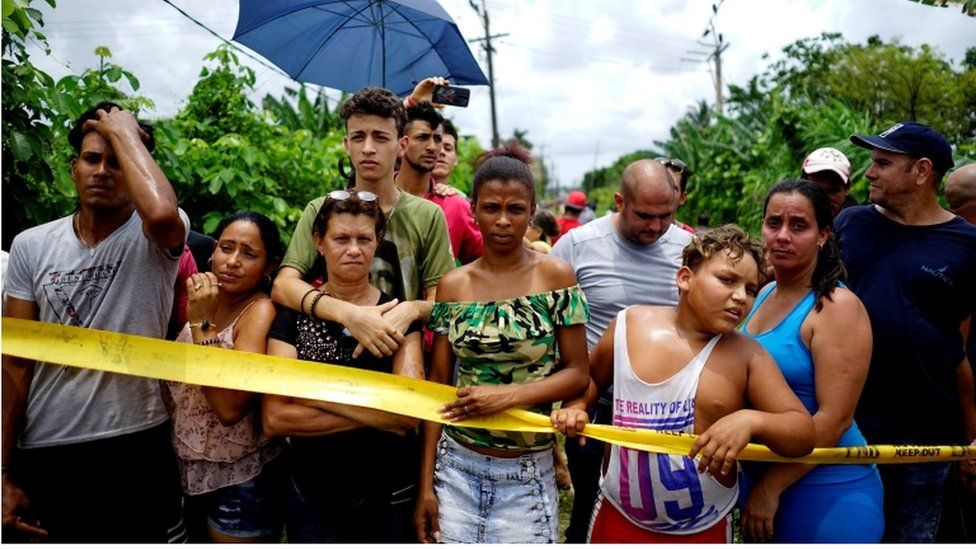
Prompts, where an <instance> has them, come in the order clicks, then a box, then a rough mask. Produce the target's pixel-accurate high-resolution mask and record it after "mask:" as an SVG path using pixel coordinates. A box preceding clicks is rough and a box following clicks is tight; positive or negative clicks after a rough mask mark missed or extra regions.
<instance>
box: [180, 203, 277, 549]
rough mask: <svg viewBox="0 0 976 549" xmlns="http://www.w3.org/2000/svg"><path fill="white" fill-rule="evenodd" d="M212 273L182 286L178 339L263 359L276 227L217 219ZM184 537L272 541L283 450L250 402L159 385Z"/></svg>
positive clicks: (248, 397)
mask: <svg viewBox="0 0 976 549" xmlns="http://www.w3.org/2000/svg"><path fill="white" fill-rule="evenodd" d="M215 234H216V235H217V243H216V246H215V248H214V252H213V256H212V257H211V258H210V259H211V271H212V272H205V273H197V274H194V275H193V276H191V277H190V278H188V279H187V281H186V289H187V294H188V298H187V314H186V316H187V319H188V320H189V322H187V323H186V325H185V326H184V327H183V331H181V332H180V335H179V336H178V337H177V338H176V341H181V342H184V343H195V344H197V345H206V346H214V347H222V348H224V349H235V350H238V351H247V352H251V353H262V354H263V353H264V352H265V350H266V347H267V334H268V328H269V327H270V326H271V321H272V320H274V317H275V309H274V305H272V304H271V299H270V298H269V297H268V295H267V293H266V292H267V291H268V290H270V285H271V280H270V278H268V276H269V275H270V274H271V273H272V272H274V270H275V268H277V266H278V261H280V260H281V256H282V253H283V246H282V244H281V237H280V236H279V235H278V229H277V227H275V225H274V223H273V222H272V221H271V220H270V219H268V218H267V217H265V216H264V215H261V214H259V213H255V212H240V213H237V214H234V215H232V216H229V217H227V218H225V219H224V220H223V221H221V222H220V225H219V226H218V227H217V231H216V233H215ZM164 386H165V388H166V390H164V391H163V395H164V400H165V402H166V404H167V408H168V410H169V412H170V416H171V418H172V424H173V430H172V436H171V438H172V441H173V448H174V450H175V451H176V455H177V457H178V460H177V463H178V464H179V466H180V473H181V475H180V476H181V480H182V482H183V491H184V493H185V494H186V496H187V497H186V498H184V506H185V512H184V514H185V518H186V521H187V531H188V533H189V535H190V541H192V542H195V543H199V542H204V541H228V542H230V541H234V542H237V541H241V542H258V541H277V540H278V538H279V537H280V535H281V525H282V519H281V514H280V507H281V506H282V498H281V494H280V489H281V480H282V476H281V472H280V469H279V467H278V462H279V461H281V460H275V462H273V463H269V461H271V460H272V458H275V457H276V456H278V455H279V454H280V453H281V447H280V445H279V444H278V443H277V441H271V440H269V439H268V438H267V437H265V436H262V434H261V425H260V423H259V419H260V418H259V414H257V413H255V410H256V408H257V407H256V405H257V402H258V401H257V396H258V395H256V394H254V393H251V392H247V391H235V390H233V389H220V388H216V387H201V386H199V385H188V384H186V383H178V382H173V381H171V382H165V383H164Z"/></svg>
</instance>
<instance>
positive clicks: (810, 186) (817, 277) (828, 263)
mask: <svg viewBox="0 0 976 549" xmlns="http://www.w3.org/2000/svg"><path fill="white" fill-rule="evenodd" d="M790 193H797V194H800V195H802V196H803V197H804V198H806V199H807V200H808V201H810V206H811V207H812V208H813V216H814V218H815V219H816V221H817V229H818V230H819V229H828V230H830V234H828V236H827V240H826V241H825V242H824V244H823V246H821V247H820V250H819V251H818V252H817V266H816V267H814V269H813V276H812V277H811V279H810V285H811V286H813V293H814V296H815V299H816V302H815V303H816V305H815V307H816V309H817V311H820V310H821V309H823V299H824V298H825V297H826V298H827V299H831V298H830V294H831V293H832V292H833V291H834V288H836V287H837V286H838V285H840V284H841V283H846V282H847V267H845V266H844V261H843V260H842V259H841V255H840V246H839V245H838V244H837V241H836V240H835V239H834V231H833V229H834V213H833V211H832V210H831V208H830V199H829V198H828V197H827V192H826V191H824V190H823V188H822V187H821V186H820V185H817V184H816V183H813V182H811V181H807V180H806V179H785V180H783V181H780V182H779V183H777V184H775V185H773V188H771V189H769V194H767V195H766V202H765V203H764V204H763V219H765V218H766V208H768V207H769V199H770V198H772V197H773V195H776V194H790Z"/></svg>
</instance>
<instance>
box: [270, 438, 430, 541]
mask: <svg viewBox="0 0 976 549" xmlns="http://www.w3.org/2000/svg"><path fill="white" fill-rule="evenodd" d="M390 459H397V458H396V456H390ZM337 474H338V473H337ZM378 474H379V473H378ZM286 483H287V484H288V491H289V497H288V507H287V511H286V520H285V531H286V532H287V533H288V543H417V535H416V533H415V531H414V528H413V510H414V506H415V505H416V502H417V495H416V494H417V487H416V485H415V484H411V485H409V486H405V487H403V488H402V489H400V490H398V491H395V492H393V493H386V492H382V493H381V492H379V491H378V490H375V489H371V488H368V487H364V488H362V489H353V488H349V487H345V488H338V489H336V490H334V491H332V492H330V493H326V494H316V493H314V490H308V489H307V487H303V486H301V485H300V484H299V483H297V482H295V478H294V477H289V478H288V479H287V480H286Z"/></svg>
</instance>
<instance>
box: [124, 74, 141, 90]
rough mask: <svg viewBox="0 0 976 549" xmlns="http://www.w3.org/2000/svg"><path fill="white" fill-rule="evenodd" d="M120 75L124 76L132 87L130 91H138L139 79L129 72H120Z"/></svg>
mask: <svg viewBox="0 0 976 549" xmlns="http://www.w3.org/2000/svg"><path fill="white" fill-rule="evenodd" d="M122 74H123V75H125V79H126V80H128V81H129V86H131V87H132V91H139V79H138V78H136V75H134V74H132V73H131V72H129V71H122Z"/></svg>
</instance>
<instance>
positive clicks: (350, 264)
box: [2, 78, 976, 543]
mask: <svg viewBox="0 0 976 549" xmlns="http://www.w3.org/2000/svg"><path fill="white" fill-rule="evenodd" d="M443 83H445V82H444V81H443V79H438V78H431V79H427V80H425V81H423V82H421V83H420V84H418V86H417V88H416V89H415V90H414V92H413V93H412V94H411V95H410V96H409V97H407V98H406V100H403V99H401V98H399V97H397V96H396V95H394V94H393V93H392V92H390V91H388V90H385V89H382V88H375V87H369V88H364V89H362V90H360V91H359V92H357V93H355V94H354V95H352V96H350V97H349V98H348V99H346V101H345V102H344V103H343V104H342V106H341V108H340V114H341V116H342V119H343V120H344V122H345V128H346V136H345V140H344V145H345V149H346V153H347V155H348V157H349V159H350V160H351V163H352V166H353V168H354V169H353V173H352V174H351V177H350V178H349V179H348V181H345V180H342V181H338V182H337V184H336V185H334V186H335V187H336V188H337V190H334V191H331V192H329V193H328V194H326V195H325V196H322V197H319V198H316V199H315V200H312V201H311V202H309V204H308V205H307V206H306V208H305V209H304V211H303V213H302V215H301V218H300V219H299V221H298V223H297V225H296V226H295V228H294V231H293V236H292V239H291V241H290V243H289V244H288V246H287V247H285V246H284V245H283V243H282V240H281V237H280V235H279V232H278V228H277V227H276V226H275V225H274V224H273V223H272V222H271V221H270V220H269V219H268V218H267V217H265V216H263V215H261V214H259V213H255V212H247V211H245V212H239V213H236V214H234V215H231V216H228V217H227V218H225V219H224V220H223V221H222V222H221V223H220V225H219V226H218V227H217V229H216V231H215V232H214V234H213V235H212V238H209V237H205V236H203V235H199V234H198V233H195V232H193V231H191V230H190V220H189V219H188V217H187V215H186V214H185V213H184V212H183V211H182V210H181V209H180V208H179V204H178V201H177V197H176V195H175V194H174V192H173V189H172V186H171V185H170V183H169V182H168V180H167V179H166V176H165V175H164V174H163V172H162V171H161V170H160V169H159V167H158V165H157V164H156V163H155V162H154V161H153V157H152V152H153V149H154V140H153V135H152V128H151V127H149V126H146V125H143V124H140V123H139V122H138V121H137V120H136V118H135V117H134V116H133V115H132V114H131V113H130V112H127V111H125V110H122V109H120V108H119V107H118V105H114V104H100V105H98V106H96V107H95V108H93V109H91V110H90V111H88V112H86V113H85V114H84V115H82V117H81V118H80V119H79V120H78V122H77V125H76V126H75V127H74V129H73V130H72V131H71V133H70V134H69V141H70V143H71V145H72V146H73V147H74V150H75V153H76V156H75V158H73V160H72V161H71V177H72V179H73V180H74V182H75V185H76V187H77V191H78V196H79V207H78V211H77V212H76V213H74V214H72V215H70V216H68V217H65V218H62V219H58V220H54V221H52V222H50V223H46V224H44V225H40V226H38V227H34V228H32V229H28V230H26V231H24V232H23V233H21V234H19V235H18V236H17V237H16V238H15V239H14V242H13V244H12V246H11V250H10V256H9V263H8V269H7V274H6V277H5V280H4V292H5V296H6V300H5V311H4V314H5V315H6V316H8V317H13V318H22V319H30V320H40V321H43V322H50V323H57V324H68V325H73V326H81V327H87V328H96V329H102V330H110V331H115V332H121V333H127V334H135V335H143V336H149V337H156V338H163V337H167V335H169V337H170V338H172V339H175V341H177V342H181V343H183V344H186V345H201V346H214V347H220V348H224V349H231V350H237V351H246V352H250V353H262V354H268V355H274V356H279V357H286V358H293V359H301V360H305V361H311V362H319V363H325V364H339V365H343V366H349V367H353V368H359V369H363V370H370V371H374V372H383V373H387V374H392V375H396V376H403V377H406V378H415V379H427V380H430V381H434V382H437V383H442V384H447V385H452V386H454V387H456V391H455V393H454V397H453V399H452V400H451V401H449V402H446V403H444V404H443V406H442V407H441V408H440V409H439V410H438V413H439V414H441V419H442V421H441V422H421V421H419V420H417V419H415V418H412V417H407V416H403V415H398V414H394V413H390V412H386V411H381V410H375V409H371V408H365V407H360V406H353V405H347V404H337V403H333V402H327V401H318V400H310V399H304V398H298V397H290V396H282V395H272V394H257V393H254V392H249V391H240V390H231V389H224V388H216V387H201V386H196V385H190V384H186V383H179V382H160V381H157V380H152V379H147V378H140V377H132V376H126V375H121V374H113V373H107V372H101V371H96V370H88V369H77V368H69V367H66V366H63V365H59V364H50V363H34V362H33V361H29V360H25V359H21V358H17V357H13V356H8V355H4V356H3V426H2V427H3V492H2V498H3V528H4V532H3V533H4V537H5V540H14V539H21V540H43V541H55V542H106V541H118V542H121V541H126V542H181V541H194V542H205V541H214V542H232V541H238V542H239V541H248V542H260V541H279V540H282V539H287V540H288V541H289V542H344V543H356V542H378V543H394V542H447V543H509V542H513V543H553V542H556V541H558V540H559V535H560V525H559V509H558V506H559V496H558V492H557V477H558V475H559V471H560V470H561V468H562V467H563V466H564V465H563V463H562V462H563V461H564V459H565V458H564V456H563V455H562V453H561V451H560V449H559V448H558V440H559V438H557V436H556V433H555V432H550V433H534V432H512V431H504V430H493V429H486V428H474V427H471V426H467V425H464V424H462V423H463V422H465V421H466V420H471V419H477V418H486V417H489V416H491V415H493V414H496V413H498V412H501V411H503V410H506V409H509V408H513V407H517V408H523V409H526V410H531V411H535V412H538V413H542V414H546V415H548V416H550V420H551V423H552V426H553V427H554V431H556V432H559V433H562V434H563V435H565V436H566V439H565V440H566V443H565V451H566V457H568V467H569V472H568V473H569V477H570V478H571V482H572V485H573V489H574V505H573V509H572V514H571V519H570V523H569V525H568V528H567V529H566V541H567V542H571V543H573V542H575V543H580V542H595V543H599V542H615V543H622V542H670V543H676V542H729V541H732V539H733V537H734V532H737V531H738V532H741V533H742V535H743V536H744V537H745V539H746V540H747V541H775V542H858V541H860V542H878V541H896V542H909V541H916V542H917V541H932V540H934V539H935V538H936V533H937V528H938V525H939V520H940V509H941V508H942V503H943V498H944V492H945V488H946V486H947V485H948V484H951V483H952V479H954V478H955V475H958V474H959V471H957V470H956V469H961V470H962V473H963V474H966V473H968V474H972V471H971V469H969V468H968V467H969V465H968V464H964V465H963V466H961V467H957V468H956V469H953V470H952V471H951V472H950V464H949V462H934V463H925V464H914V465H904V464H899V465H881V466H876V465H872V464H864V463H858V464H850V465H821V466H812V465H804V464H799V463H780V464H775V465H771V464H764V463H758V462H745V461H744V462H741V463H740V462H739V461H738V460H737V456H738V454H739V452H740V451H741V450H742V449H743V448H744V447H745V445H746V444H748V443H750V442H756V443H761V444H764V445H766V446H768V447H769V448H770V449H771V450H773V451H774V452H776V453H778V454H780V455H782V456H786V457H799V456H803V455H805V454H807V453H809V452H810V451H811V450H812V449H813V448H815V447H831V446H863V445H865V444H917V445H929V444H970V442H971V441H972V442H973V443H976V440H974V439H976V402H974V401H976V394H974V393H976V390H974V383H973V371H972V369H971V362H970V360H971V359H972V357H973V347H974V337H973V328H972V323H971V317H972V315H973V312H974V310H976V226H974V223H976V215H974V211H976V167H974V166H972V165H970V166H965V167H962V168H959V169H956V170H955V171H954V172H952V173H951V175H950V177H949V180H948V182H947V184H946V196H947V199H948V202H949V206H950V209H951V211H949V210H946V209H943V208H942V206H941V205H940V203H939V201H938V197H939V191H940V188H941V182H942V180H943V178H944V176H945V175H946V174H947V173H949V172H950V170H951V169H952V167H953V160H952V153H951V147H950V145H949V143H948V142H946V140H945V139H944V138H943V137H942V136H941V135H940V134H939V133H938V132H936V131H935V130H933V129H932V128H929V127H928V126H924V125H922V124H918V123H915V122H903V123H899V124H896V125H895V126H893V127H891V128H890V129H888V130H886V131H884V132H882V133H881V134H879V135H876V136H873V135H853V136H851V140H852V142H853V143H854V144H855V145H858V146H861V147H864V148H866V149H870V151H871V158H872V160H871V165H870V167H869V168H868V169H867V172H866V173H865V177H866V178H867V179H868V180H869V182H870V192H869V198H870V203H869V204H865V205H858V204H857V203H856V202H855V201H854V200H853V199H852V198H851V197H850V195H849V193H850V187H851V166H850V162H849V161H848V159H847V158H846V157H845V156H844V155H843V154H842V153H841V152H840V151H837V150H836V149H831V148H824V149H818V150H816V151H812V152H811V153H810V155H809V156H808V157H807V158H806V160H805V161H804V162H803V164H802V166H799V167H798V171H797V177H798V178H797V179H788V180H784V181H780V182H771V185H770V189H769V191H768V194H767V196H766V198H765V204H764V208H763V221H762V230H761V238H759V239H756V238H753V237H751V236H750V235H749V234H747V233H746V232H745V231H743V230H742V229H740V228H739V227H736V226H734V225H722V226H720V227H717V228H713V229H708V228H706V227H703V226H701V225H699V226H698V227H697V228H693V227H691V226H689V225H687V224H685V223H681V222H678V221H677V220H676V218H675V216H676V211H677V209H678V208H679V206H680V205H681V204H682V203H683V202H684V199H685V197H686V196H687V193H688V192H689V186H688V185H689V178H690V177H691V173H690V172H689V170H688V167H687V166H686V165H685V163H684V162H682V161H681V160H680V159H675V158H657V159H643V160H637V161H635V162H634V163H632V164H631V165H629V166H627V168H626V169H625V171H624V172H623V174H622V177H621V181H620V188H619V190H618V192H616V193H615V195H614V206H613V208H612V210H611V211H610V212H609V213H608V214H606V215H603V216H600V217H597V216H595V215H594V211H593V210H594V208H593V207H592V206H591V205H590V204H588V203H587V197H586V196H585V194H583V193H582V192H580V191H574V192H573V193H570V194H569V196H568V197H567V198H566V202H565V206H564V210H565V211H564V213H563V215H562V216H559V217H556V216H555V215H553V214H552V213H549V212H546V211H545V210H543V209H541V208H540V207H539V205H538V201H537V197H536V190H535V182H534V181H533V177H532V172H531V169H530V162H531V159H530V157H529V156H528V153H527V152H526V151H524V150H523V149H521V148H519V147H518V146H516V145H508V146H506V147H503V148H499V149H495V150H491V151H488V152H486V153H485V154H483V155H482V156H481V157H480V158H479V159H478V161H477V162H476V171H475V174H474V178H473V181H472V182H471V190H470V196H469V197H468V196H464V195H463V194H461V193H460V192H458V191H457V190H456V189H454V188H452V187H450V186H449V185H448V184H447V182H448V180H449V178H450V175H451V172H452V170H453V169H454V166H455V165H456V164H457V161H458V160H457V153H456V145H457V139H458V135H457V131H456V130H455V129H454V127H453V125H451V123H450V121H449V120H446V119H444V118H443V117H442V115H441V114H440V113H439V112H438V111H437V109H435V108H434V107H433V106H432V105H431V104H430V102H429V101H430V99H431V92H432V89H433V86H434V85H436V84H443ZM587 210H589V211H587ZM228 368H231V369H232V368H233V367H232V366H228ZM228 375H233V372H232V371H228ZM589 423H604V424H612V425H616V426H620V427H627V428H643V429H655V430H663V431H670V432H684V433H691V434H696V435H697V438H696V439H695V442H694V444H693V447H692V450H691V452H690V453H689V454H688V455H668V454H657V453H653V452H647V451H641V450H635V449H631V448H625V447H620V446H616V445H609V447H605V445H604V444H602V443H599V442H598V441H595V440H592V439H587V437H586V425H587V424H589ZM952 503H954V504H958V502H952Z"/></svg>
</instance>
